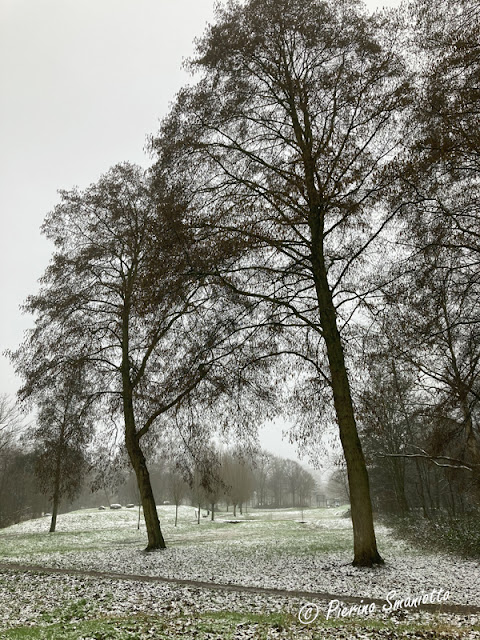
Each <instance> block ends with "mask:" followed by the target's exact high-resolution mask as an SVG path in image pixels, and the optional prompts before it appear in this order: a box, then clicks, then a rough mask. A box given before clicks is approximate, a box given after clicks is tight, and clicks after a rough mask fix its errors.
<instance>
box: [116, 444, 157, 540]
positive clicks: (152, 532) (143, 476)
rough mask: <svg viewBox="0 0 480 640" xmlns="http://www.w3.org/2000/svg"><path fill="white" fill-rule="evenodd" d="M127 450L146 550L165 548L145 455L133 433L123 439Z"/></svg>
mask: <svg viewBox="0 0 480 640" xmlns="http://www.w3.org/2000/svg"><path fill="white" fill-rule="evenodd" d="M125 441H126V445H127V451H128V455H129V458H130V462H131V463H132V467H133V469H134V471H135V475H136V477H137V483H138V489H139V491H140V500H141V502H142V507H143V517H144V518H145V525H146V528H147V537H148V545H147V548H146V549H145V550H146V551H155V550H156V549H165V540H164V539H163V535H162V531H161V529H160V520H159V519H158V513H157V506H156V504H155V498H154V496H153V491H152V485H151V482H150V474H149V473H148V469H147V464H146V461H145V456H144V455H143V451H142V450H141V448H140V445H139V443H138V442H137V438H136V436H135V435H133V434H132V435H130V436H128V437H126V439H125Z"/></svg>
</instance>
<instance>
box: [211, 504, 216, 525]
mask: <svg viewBox="0 0 480 640" xmlns="http://www.w3.org/2000/svg"><path fill="white" fill-rule="evenodd" d="M211 520H212V522H213V520H215V503H213V502H212V517H211Z"/></svg>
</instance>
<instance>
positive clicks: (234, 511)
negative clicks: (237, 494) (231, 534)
mask: <svg viewBox="0 0 480 640" xmlns="http://www.w3.org/2000/svg"><path fill="white" fill-rule="evenodd" d="M233 517H234V518H236V517H237V505H236V504H234V505H233Z"/></svg>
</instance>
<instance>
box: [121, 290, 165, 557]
mask: <svg viewBox="0 0 480 640" xmlns="http://www.w3.org/2000/svg"><path fill="white" fill-rule="evenodd" d="M129 291H130V288H129V286H127V292H129ZM126 298H127V299H126V301H125V306H124V308H123V312H122V367H121V374H122V392H123V393H122V400H123V416H124V420H125V446H126V448H127V452H128V456H129V458H130V462H131V463H132V467H133V470H134V471H135V476H136V478H137V485H138V490H139V492H140V500H141V503H142V507H143V517H144V519H145V525H146V528H147V537H148V545H147V548H146V549H145V551H155V550H157V549H165V540H164V539H163V535H162V531H161V529H160V520H159V518H158V513H157V505H156V504H155V498H154V496H153V490H152V484H151V482H150V474H149V473H148V469H147V462H146V460H145V456H144V454H143V451H142V448H141V446H140V436H139V434H138V433H137V428H136V424H135V412H134V408H133V385H132V381H131V379H130V358H129V304H128V294H127V295H126Z"/></svg>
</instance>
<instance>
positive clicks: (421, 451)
mask: <svg viewBox="0 0 480 640" xmlns="http://www.w3.org/2000/svg"><path fill="white" fill-rule="evenodd" d="M479 29H480V13H479V10H478V7H477V4H476V3H473V5H472V4H471V3H467V2H464V1H463V0H462V1H461V2H452V1H451V0H435V1H433V2H428V3H427V2H426V1H425V2H424V1H423V0H414V1H412V2H410V3H409V4H408V5H407V6H405V7H403V9H401V10H397V11H392V12H388V11H386V12H379V13H376V14H374V15H370V14H369V13H368V12H367V11H366V9H364V8H363V6H362V4H361V3H360V2H357V1H356V0H342V1H340V2H331V1H323V0H295V1H294V2H290V1H289V2H287V1H286V0H268V1H267V2H260V1H259V0H250V1H249V2H247V3H245V4H239V3H235V2H232V3H229V4H228V5H226V6H222V7H219V9H218V11H217V15H216V21H215V23H214V24H212V25H211V26H210V27H208V28H207V30H206V32H205V34H204V36H203V37H202V38H200V39H199V41H198V43H197V46H196V52H195V54H194V56H193V58H192V60H190V61H189V63H188V66H189V68H190V70H191V71H192V72H193V73H194V77H195V81H194V82H193V83H192V84H191V85H190V86H188V87H186V88H185V89H183V90H182V91H181V92H180V93H179V95H178V96H177V98H176V99H175V101H174V103H173V105H172V108H171V111H170V113H169V114H168V115H167V116H166V117H165V118H164V119H163V121H162V124H161V127H160V130H159V132H158V133H157V134H155V135H153V136H152V138H151V140H150V151H151V154H152V166H151V168H150V169H149V170H148V171H143V170H141V169H140V168H139V167H135V166H133V165H131V164H129V163H123V164H119V165H116V166H115V167H113V168H112V169H111V170H110V171H109V172H108V173H107V174H106V175H104V176H103V177H101V178H100V179H99V181H98V182H97V183H96V184H93V185H91V186H90V187H89V188H87V189H84V190H79V189H74V190H72V191H64V192H62V193H61V194H60V203H59V204H58V205H57V207H56V208H55V209H54V210H53V212H51V213H50V214H49V215H48V216H47V218H46V221H45V223H44V227H43V231H44V233H45V235H46V236H47V237H48V238H49V239H50V240H51V241H52V242H53V243H54V245H55V252H54V255H53V258H52V261H51V264H50V266H49V267H48V269H47V271H46V273H45V274H44V276H43V278H42V281H41V288H40V291H39V292H38V293H37V294H35V295H33V296H31V297H30V298H29V299H28V300H27V302H26V304H25V310H26V311H27V312H29V313H31V314H33V315H34V316H35V326H34V328H33V329H32V331H31V332H30V333H29V334H28V335H27V337H26V339H25V341H24V343H23V344H22V345H21V346H20V347H19V348H18V350H17V351H15V352H14V353H12V354H11V357H12V359H13V362H14V363H15V366H16V369H17V372H18V373H19V375H20V376H21V377H22V380H23V386H22V388H21V390H20V392H19V398H20V400H21V401H22V402H23V403H24V404H25V403H26V404H25V406H28V407H29V408H32V407H36V411H37V417H36V426H35V427H33V428H32V429H30V430H29V431H28V433H29V434H30V439H32V437H33V435H32V434H36V435H35V439H36V441H37V446H36V447H31V450H28V451H25V453H24V454H22V455H24V456H26V457H25V459H24V460H23V458H22V460H23V462H22V464H24V468H25V469H26V470H27V469H36V472H37V475H39V477H42V478H45V479H47V480H46V483H47V484H49V486H50V490H49V491H50V495H51V498H52V500H53V504H54V505H55V504H57V508H58V501H59V499H60V494H65V495H67V494H68V496H69V498H70V499H72V498H73V496H74V494H75V491H76V490H77V489H78V488H79V487H77V486H75V484H74V483H73V484H72V483H71V482H69V480H68V475H65V476H62V473H61V465H60V461H61V460H62V459H66V458H67V457H68V456H70V455H72V456H73V458H72V463H71V464H69V465H68V468H69V469H70V470H72V469H73V468H77V469H78V470H80V469H81V470H82V473H79V474H77V475H78V477H80V476H82V475H83V476H84V477H85V483H86V484H88V482H89V481H90V480H91V482H92V483H93V484H94V485H95V486H100V485H103V487H104V493H105V494H108V493H109V492H110V488H109V487H113V486H115V481H114V479H115V478H116V477H117V476H118V478H119V479H120V476H122V475H123V484H124V486H125V487H127V486H128V487H129V489H128V491H129V492H130V493H129V496H128V497H129V500H128V502H136V501H138V500H139V501H140V502H141V504H142V507H143V513H144V518H145V522H146V527H147V533H148V547H147V548H148V549H158V548H163V547H164V546H165V541H164V539H163V535H162V531H161V527H160V522H159V521H158V515H157V510H156V506H155V505H156V504H158V502H159V501H160V500H162V499H163V500H162V501H165V500H168V501H169V502H171V503H172V504H175V505H176V506H177V507H178V505H180V504H181V503H182V501H183V500H187V499H188V500H190V501H191V502H192V504H194V505H196V506H197V508H198V513H197V516H198V519H200V509H204V508H207V509H208V511H209V512H210V513H209V515H210V517H211V518H214V517H215V510H216V505H218V503H219V502H220V501H223V503H224V504H225V506H228V507H229V508H231V509H232V513H233V517H236V515H237V511H241V510H242V509H243V505H246V504H247V503H248V504H250V505H252V504H253V505H254V506H271V507H282V506H292V507H296V506H299V507H301V506H305V505H307V504H311V501H312V495H313V494H314V490H315V487H314V482H312V479H311V476H310V475H309V473H308V472H306V471H305V470H304V469H303V468H302V467H301V466H299V465H298V464H297V463H294V462H292V461H289V462H288V461H287V462H285V461H281V460H279V459H276V458H274V457H272V456H270V455H268V454H265V453H262V452H260V451H259V450H258V442H257V430H258V428H259V426H260V425H261V424H262V422H263V421H265V420H266V419H270V418H272V417H279V418H283V419H284V420H289V421H290V422H291V423H292V428H291V431H290V436H291V438H292V440H293V441H296V442H297V444H298V445H299V447H300V448H301V450H302V453H304V454H306V455H307V456H310V457H311V459H314V460H316V461H317V462H319V461H320V463H322V460H324V459H325V458H326V453H325V450H326V449H328V447H329V443H330V444H331V447H332V448H333V449H336V450H337V452H338V454H339V462H338V469H337V472H336V474H335V475H336V482H337V483H338V486H339V487H342V491H344V494H345V495H346V496H347V497H348V499H349V500H350V503H351V515H352V522H353V531H354V558H353V560H354V563H355V564H358V565H365V566H371V565H372V564H376V563H380V562H382V558H381V555H380V553H379V551H378V550H377V546H376V539H375V532H374V525H373V511H379V512H389V513H397V514H398V513H400V514H409V513H410V514H414V515H415V517H418V516H420V515H421V516H423V517H425V518H427V519H431V518H434V517H437V516H438V515H439V514H445V513H446V514H448V515H449V516H451V517H455V518H458V517H461V516H462V515H463V514H468V512H472V511H473V512H475V513H477V512H478V507H479V504H480V480H479V470H480V432H479V422H478V418H479V399H480V384H479V374H480V370H479V367H480V333H479V311H478V310H479V308H480V307H479V293H480V289H479V286H480V282H479V274H480V269H479V260H478V258H479V256H480V243H479V241H480V228H479V219H480V218H479V207H478V205H479V166H478V152H479V145H478V142H479V141H478V130H479V127H478V125H479V122H478V120H479V101H480V95H479V90H478V86H479V80H480V77H479V75H480V67H479V62H478V60H479V58H478V35H479ZM72 371H74V372H75V371H77V372H79V375H80V372H81V377H80V378H79V379H78V380H79V381H80V382H78V381H77V383H76V384H74V385H73V386H70V387H68V385H67V381H68V379H69V375H70V373H71V372H72ZM69 372H70V373H69ZM65 385H67V387H68V388H70V390H71V392H72V393H71V395H70V396H69V395H68V393H66V390H67V387H66V386H65ZM2 407H3V405H2ZM62 408H63V409H62ZM87 408H88V411H87ZM2 411H4V412H5V411H6V410H4V409H3V408H2ZM62 411H63V413H62ZM7 413H8V411H7ZM0 424H1V425H2V426H0V457H1V460H2V465H3V467H2V469H3V471H2V478H3V480H2V482H3V483H5V482H7V480H8V477H9V473H10V472H7V470H8V468H10V467H9V465H12V464H14V460H15V459H16V456H17V454H18V452H19V450H18V442H19V441H18V438H17V439H16V437H15V428H14V427H13V426H12V425H13V424H14V421H13V422H12V421H11V420H10V418H8V419H7V418H5V420H4V419H3V418H2V420H0ZM7 424H8V425H10V426H4V425H7ZM28 433H27V436H26V437H27V440H28V437H29V436H28ZM222 441H223V443H225V442H228V443H229V448H228V450H227V451H222V449H221V448H220V449H219V448H218V447H217V445H218V443H219V442H222ZM232 441H234V442H235V446H231V445H232ZM98 442H102V444H103V445H105V442H112V443H113V444H112V445H111V448H112V452H111V454H110V453H108V454H107V453H106V452H105V450H104V452H103V454H102V455H99V454H95V450H97V451H99V447H98ZM27 449H28V447H27ZM60 451H62V452H63V454H62V456H61V455H60V453H59V452H60ZM29 456H31V459H30V458H29ZM35 456H37V457H36V458H35ZM27 459H28V460H29V462H28V464H27ZM34 459H36V460H37V462H34V461H33V460H34ZM165 459H168V460H169V464H168V465H166V466H165V464H164V462H162V460H165ZM110 460H117V462H118V461H120V462H118V464H116V465H112V464H111V462H109V461H110ZM122 460H123V463H124V462H125V461H129V464H130V465H131V468H132V469H133V473H134V477H135V482H133V481H132V478H131V477H129V478H127V479H125V473H126V471H125V468H124V466H123V463H122V462H121V461H122ZM105 461H106V462H105ZM77 465H78V466H77ZM152 469H153V470H155V476H156V478H157V480H158V479H159V478H160V479H161V480H158V482H157V480H155V481H154V479H153V475H152V473H153V472H152ZM95 470H96V471H95ZM99 470H102V472H101V473H100V472H99ZM26 473H27V475H28V473H30V471H28V472H27V471H26ZM95 473H96V476H97V477H94V476H95ZM112 479H113V480H112ZM120 484H122V482H120ZM2 486H3V485H2ZM18 486H19V487H20V484H19V485H18ZM45 488H46V485H45ZM117 491H120V489H118V490H117V489H116V488H115V489H113V490H112V491H111V493H112V495H113V494H114V493H115V492H117ZM122 491H123V490H122ZM125 491H127V489H125ZM135 492H137V493H135ZM47 494H48V491H47ZM135 496H137V497H136V498H135ZM165 496H168V497H165ZM126 497H127V496H126V494H125V498H126ZM18 501H19V502H18V504H24V503H25V500H24V497H21V496H18ZM126 501H127V500H126ZM39 504H44V503H41V501H40V502H39ZM36 508H37V507H36V506H35V507H34V506H33V503H32V507H31V511H30V512H34V509H36ZM41 511H45V509H43V508H42V509H41ZM53 512H54V516H53V517H52V527H53V529H54V517H55V513H56V509H55V508H54V509H53ZM10 517H12V516H10ZM14 517H15V518H17V517H21V516H19V515H18V514H17V515H15V516H14Z"/></svg>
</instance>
